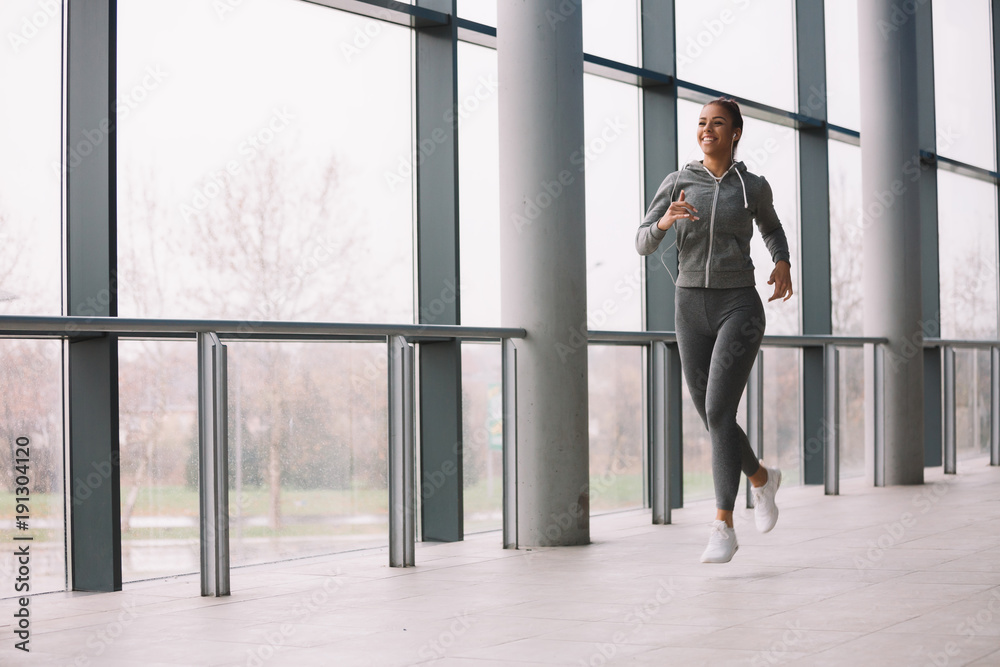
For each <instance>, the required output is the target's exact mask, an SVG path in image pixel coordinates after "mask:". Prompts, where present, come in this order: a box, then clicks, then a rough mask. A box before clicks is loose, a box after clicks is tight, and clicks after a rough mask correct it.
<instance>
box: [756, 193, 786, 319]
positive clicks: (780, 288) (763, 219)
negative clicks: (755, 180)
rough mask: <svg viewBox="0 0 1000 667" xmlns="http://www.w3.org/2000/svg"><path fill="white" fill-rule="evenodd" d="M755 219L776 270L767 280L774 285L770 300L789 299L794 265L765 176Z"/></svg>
mask: <svg viewBox="0 0 1000 667" xmlns="http://www.w3.org/2000/svg"><path fill="white" fill-rule="evenodd" d="M754 219H755V220H756V221H757V228H758V229H759V230H760V234H761V238H763V239H764V244H765V245H766V246H767V249H768V251H769V252H770V253H771V260H772V261H773V262H774V270H773V271H771V277H770V278H769V279H768V281H767V284H768V285H774V294H772V295H771V297H770V298H769V299H768V301H774V300H775V299H782V300H783V301H788V299H790V298H791V296H792V265H791V262H790V261H789V257H790V253H789V251H788V238H787V237H786V236H785V229H784V227H782V226H781V221H780V220H778V214H777V213H776V212H775V210H774V195H773V193H772V192H771V184H770V183H768V182H767V179H765V178H764V177H763V176H761V177H760V193H759V195H758V197H757V210H756V212H755V214H754Z"/></svg>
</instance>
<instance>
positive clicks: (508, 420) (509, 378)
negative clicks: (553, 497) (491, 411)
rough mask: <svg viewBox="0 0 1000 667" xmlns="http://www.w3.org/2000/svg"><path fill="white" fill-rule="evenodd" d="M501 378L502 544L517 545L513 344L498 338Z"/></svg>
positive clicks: (515, 362) (511, 341)
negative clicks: (500, 347) (499, 342)
mask: <svg viewBox="0 0 1000 667" xmlns="http://www.w3.org/2000/svg"><path fill="white" fill-rule="evenodd" d="M501 345H502V349H501V355H500V356H501V376H502V382H503V390H502V398H503V408H502V409H503V548H504V549H516V548H517V347H516V346H515V345H514V341H513V339H511V338H504V339H503V340H502V341H501Z"/></svg>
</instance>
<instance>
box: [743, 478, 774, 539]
mask: <svg viewBox="0 0 1000 667" xmlns="http://www.w3.org/2000/svg"><path fill="white" fill-rule="evenodd" d="M779 486H781V470H779V469H778V468H767V482H765V483H764V485H763V486H751V488H750V493H751V494H752V495H753V518H754V523H756V524H757V530H759V531H760V532H762V533H766V532H767V531H769V530H771V529H772V528H774V524H776V523H777V522H778V506H777V505H775V504H774V494H776V493H777V492H778V487H779Z"/></svg>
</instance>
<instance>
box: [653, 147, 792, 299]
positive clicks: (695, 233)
mask: <svg viewBox="0 0 1000 667" xmlns="http://www.w3.org/2000/svg"><path fill="white" fill-rule="evenodd" d="M681 190H683V191H684V200H685V201H687V202H690V203H691V204H693V205H694V207H695V208H696V209H698V212H697V213H696V214H695V215H696V216H697V217H698V218H699V219H698V220H691V219H690V218H678V219H677V221H676V222H674V226H673V227H674V229H675V230H677V258H678V261H677V263H678V273H677V286H678V287H749V286H752V285H754V284H755V280H754V267H753V262H752V261H751V260H750V238H751V237H752V236H753V224H752V221H753V220H756V221H757V227H758V229H760V233H761V236H762V237H763V239H764V243H765V244H767V249H768V250H769V251H770V252H771V259H772V260H774V261H775V262H778V261H780V260H785V261H786V262H787V261H789V256H788V240H787V239H786V238H785V230H784V229H783V228H782V226H781V222H780V221H779V220H778V215H777V214H776V213H775V212H774V205H773V204H772V201H771V186H770V184H768V182H767V181H766V180H765V179H764V177H763V176H758V175H756V174H752V173H750V172H749V171H747V168H746V165H745V164H743V162H736V163H735V164H733V165H732V166H731V167H730V168H729V171H727V172H726V173H725V174H723V176H722V178H721V179H719V180H718V181H716V178H715V176H713V175H712V172H710V171H709V170H708V169H707V168H706V167H705V165H704V164H702V163H701V162H700V161H697V160H693V161H691V162H688V163H687V164H686V165H685V166H684V168H683V169H681V170H679V171H675V172H673V173H671V174H668V175H667V177H666V178H665V179H663V183H661V184H660V187H659V189H658V190H657V191H656V195H655V196H654V197H653V201H652V202H650V204H649V209H648V210H647V211H646V217H645V218H644V219H643V221H642V224H641V225H639V230H638V231H637V232H636V235H635V249H636V250H637V251H639V254H640V255H649V254H651V253H652V252H653V251H654V250H656V248H657V246H659V245H660V241H661V240H662V239H663V237H664V236H666V234H667V233H666V232H665V231H663V230H662V229H660V228H659V227H657V226H656V223H657V222H658V221H659V220H660V218H662V217H663V214H664V213H666V211H667V208H668V207H669V206H670V204H671V202H675V201H677V200H678V199H679V198H680V196H681Z"/></svg>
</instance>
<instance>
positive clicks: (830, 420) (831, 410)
mask: <svg viewBox="0 0 1000 667" xmlns="http://www.w3.org/2000/svg"><path fill="white" fill-rule="evenodd" d="M823 375H824V387H825V390H826V391H825V401H824V406H823V407H824V412H825V415H824V418H825V421H826V424H825V425H824V429H823V435H824V444H825V454H826V461H825V465H824V470H823V478H824V480H823V481H824V484H825V493H826V495H828V496H836V495H839V494H840V350H838V349H837V346H836V345H835V344H833V343H826V344H825V345H823Z"/></svg>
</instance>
